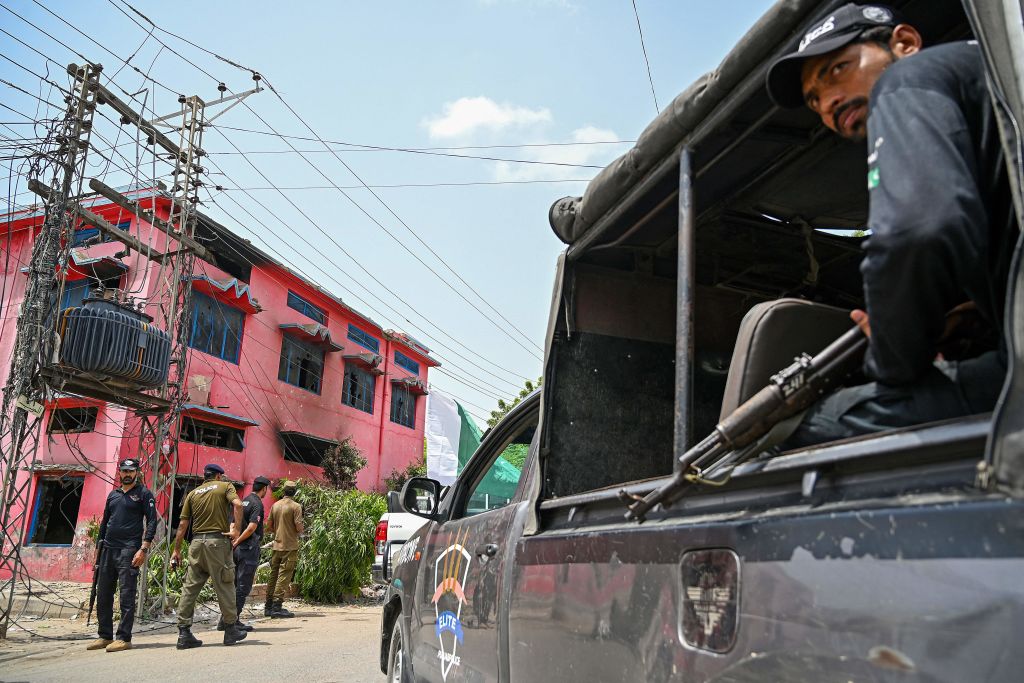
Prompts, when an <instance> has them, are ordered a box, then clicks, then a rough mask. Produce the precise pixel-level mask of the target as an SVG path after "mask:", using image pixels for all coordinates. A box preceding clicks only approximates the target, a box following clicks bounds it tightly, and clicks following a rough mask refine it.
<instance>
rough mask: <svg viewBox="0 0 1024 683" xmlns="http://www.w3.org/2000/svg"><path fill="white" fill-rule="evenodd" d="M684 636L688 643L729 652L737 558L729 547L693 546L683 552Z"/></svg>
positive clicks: (733, 638) (733, 625)
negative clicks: (693, 548) (686, 551)
mask: <svg viewBox="0 0 1024 683" xmlns="http://www.w3.org/2000/svg"><path fill="white" fill-rule="evenodd" d="M681 564H682V575H683V639H684V640H685V641H686V644H687V645H690V646H692V647H696V648H700V649H702V650H710V651H711V652H728V651H729V650H730V649H732V646H733V644H734V643H735V642H736V631H737V625H738V623H737V622H738V618H739V577H740V565H739V558H738V557H737V556H736V553H734V552H733V551H732V550H729V549H726V548H715V549H711V550H694V551H691V552H688V553H686V554H685V555H683V559H682V563H681Z"/></svg>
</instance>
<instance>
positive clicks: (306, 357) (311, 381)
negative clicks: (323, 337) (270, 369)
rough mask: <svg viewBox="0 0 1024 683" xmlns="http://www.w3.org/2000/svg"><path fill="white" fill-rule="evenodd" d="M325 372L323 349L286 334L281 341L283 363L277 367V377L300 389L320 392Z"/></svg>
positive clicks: (315, 392)
mask: <svg viewBox="0 0 1024 683" xmlns="http://www.w3.org/2000/svg"><path fill="white" fill-rule="evenodd" d="M323 374H324V352H323V350H321V349H319V348H317V347H316V346H313V345H312V344H308V343H306V342H304V341H301V340H299V339H295V338H294V337H290V336H288V335H285V336H284V341H283V342H282V343H281V363H280V365H279V366H278V369H277V378H278V379H279V380H281V381H282V382H288V384H292V385H294V386H297V387H299V388H300V389H305V390H306V391H312V392H313V393H314V394H319V393H320V381H321V379H322V378H323Z"/></svg>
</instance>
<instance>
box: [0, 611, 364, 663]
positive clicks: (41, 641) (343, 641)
mask: <svg viewBox="0 0 1024 683" xmlns="http://www.w3.org/2000/svg"><path fill="white" fill-rule="evenodd" d="M286 606H287V607H288V608H289V609H291V610H292V611H293V612H295V614H296V617H295V618H294V619H274V620H271V619H266V618H264V617H263V616H262V611H261V612H260V613H259V616H258V618H256V616H257V615H256V613H254V612H251V613H249V614H247V615H245V620H246V621H252V622H253V624H254V626H255V627H256V630H255V631H253V632H252V633H250V634H249V637H248V638H247V639H246V640H245V641H243V642H241V643H238V644H237V645H234V646H232V647H230V648H227V647H224V646H223V645H222V640H223V633H220V632H218V631H216V630H214V625H215V624H216V619H217V615H216V614H215V613H214V612H212V611H211V610H197V613H196V619H197V623H196V625H195V626H194V627H193V632H194V633H195V635H196V637H197V638H199V639H200V640H202V641H203V646H202V647H200V648H196V649H193V650H185V651H179V650H176V649H175V647H174V644H175V641H176V640H177V635H178V632H177V631H178V630H177V628H176V626H175V624H174V623H153V622H149V623H145V624H142V625H140V624H138V623H136V625H135V629H134V634H133V638H132V645H133V648H132V650H130V651H127V652H120V653H116V654H115V653H110V654H108V653H107V652H105V651H103V650H98V651H93V652H89V651H86V650H85V646H86V645H87V644H88V642H89V641H91V640H92V639H93V638H95V637H96V634H95V622H93V624H92V627H89V628H87V627H86V626H85V621H84V619H81V618H75V619H67V618H56V619H53V618H51V619H39V618H31V617H23V618H22V619H20V620H19V624H18V626H17V627H12V629H11V630H10V631H9V632H8V639H7V640H6V641H0V682H3V683H12V682H13V681H104V682H107V683H113V682H115V681H147V680H149V681H191V682H194V681H197V680H199V681H202V680H204V678H205V680H213V679H214V677H216V679H218V680H225V679H227V680H231V679H243V680H247V681H281V680H295V681H301V682H302V683H308V682H312V681H381V680H383V678H384V676H383V675H382V674H381V672H380V668H379V665H378V652H379V647H380V644H379V638H380V634H379V628H380V606H379V605H377V604H373V603H371V602H369V601H367V602H365V603H364V604H360V605H345V606H318V605H307V604H304V603H301V602H288V603H286ZM246 611H247V612H249V610H246ZM200 618H204V619H205V620H206V621H205V623H199V622H198V619H200ZM168 622H170V619H168ZM115 628H116V626H115Z"/></svg>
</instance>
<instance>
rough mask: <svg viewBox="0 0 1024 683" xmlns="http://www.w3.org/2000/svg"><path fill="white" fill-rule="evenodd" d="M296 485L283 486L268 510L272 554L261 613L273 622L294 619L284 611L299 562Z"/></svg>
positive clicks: (299, 510)
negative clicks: (285, 597)
mask: <svg viewBox="0 0 1024 683" xmlns="http://www.w3.org/2000/svg"><path fill="white" fill-rule="evenodd" d="M294 495H295V482H294V481H286V482H285V483H284V497H283V498H281V500H279V501H277V502H276V503H274V505H273V506H272V507H271V508H270V517H269V518H268V519H267V531H269V532H272V533H273V534H274V547H273V553H272V555H271V558H270V578H269V579H268V580H267V604H266V605H264V607H263V614H265V615H266V616H268V617H273V618H275V619H285V618H290V617H294V616H295V615H294V614H292V613H291V612H290V611H288V610H287V609H285V608H284V596H285V594H286V593H287V592H288V586H290V585H291V583H292V575H293V574H294V573H295V565H296V563H297V562H298V560H299V534H301V533H302V532H303V531H304V529H305V527H304V526H303V524H302V506H301V505H299V504H298V503H296V502H295V500H294V499H293V498H292V496H294Z"/></svg>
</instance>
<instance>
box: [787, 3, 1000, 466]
mask: <svg viewBox="0 0 1024 683" xmlns="http://www.w3.org/2000/svg"><path fill="white" fill-rule="evenodd" d="M767 86H768V91H769V94H770V95H771V97H772V99H773V100H774V101H775V102H776V103H777V104H779V105H780V106H785V107H798V106H801V105H803V106H807V107H808V108H810V109H811V110H812V111H813V112H815V113H816V114H818V115H819V116H820V117H821V120H822V123H824V124H825V126H827V127H828V128H830V129H832V130H833V131H835V132H836V133H838V134H839V135H841V136H842V137H844V138H847V139H850V140H854V141H857V142H863V141H866V142H867V150H866V153H867V161H868V174H867V185H868V190H869V197H870V210H869V218H868V227H869V228H870V230H871V235H870V237H869V239H868V240H867V241H866V242H865V245H864V260H863V262H862V264H861V273H862V275H863V278H864V299H865V303H866V308H867V311H866V312H865V311H853V313H852V314H851V318H852V319H853V321H854V322H855V323H857V324H858V325H859V326H860V327H861V329H863V330H864V332H865V334H867V335H868V336H869V337H870V345H869V348H868V352H867V356H866V358H865V362H864V371H865V373H866V374H867V376H868V378H869V379H871V380H873V381H872V382H871V383H870V384H865V385H862V386H858V387H851V388H848V389H843V390H840V391H839V392H836V393H835V394H833V395H832V396H830V397H828V398H826V399H825V400H823V401H821V402H819V403H818V405H816V406H815V407H813V408H812V409H811V410H810V411H808V413H807V414H806V415H805V416H804V419H803V421H802V423H801V424H800V426H799V427H798V429H797V431H796V432H795V433H794V434H793V435H792V436H791V437H790V438H789V440H788V441H787V442H786V443H785V444H783V447H784V448H793V447H800V446H806V445H810V444H814V443H819V442H822V441H831V440H834V439H839V438H845V437H850V436H856V435H858V434H867V433H872V432H878V431H883V430H887V429H893V428H898V427H905V426H910V425H914V424H920V423H922V422H928V421H932V420H941V419H946V418H954V417H960V416H964V415H971V414H976V413H984V412H988V411H991V410H992V409H993V407H994V406H995V402H996V399H997V398H998V395H999V392H1000V389H1001V387H1002V385H1003V381H1004V379H1005V375H1006V368H1007V356H1006V348H1005V342H1001V343H1000V345H999V348H998V349H996V350H992V351H989V352H986V353H983V354H981V355H979V356H977V357H974V358H969V359H966V360H961V361H959V362H950V361H948V360H942V359H941V358H937V356H938V342H939V340H940V338H941V337H942V336H943V332H944V330H945V327H946V320H945V318H946V313H947V312H949V311H951V310H953V309H954V308H956V307H958V306H962V305H963V304H964V303H965V302H972V303H971V306H972V307H973V308H976V310H977V313H978V314H979V315H980V316H981V318H982V319H983V320H984V321H985V322H986V323H987V324H988V325H990V326H992V327H993V328H994V329H995V330H996V331H997V333H998V334H999V339H1000V340H1002V339H1003V335H1002V330H1003V325H1004V322H1003V310H1004V302H1005V299H1006V287H1007V278H1008V275H1009V265H1010V259H1011V256H1012V254H1013V244H1014V241H1015V239H1016V236H1017V234H1018V225H1017V219H1016V215H1015V214H1014V210H1013V204H1012V198H1011V194H1010V189H1009V181H1008V177H1007V171H1006V163H1005V159H1004V156H1003V148H1002V146H1001V144H1000V138H999V132H998V129H997V127H996V119H995V116H994V113H993V110H992V103H991V100H990V95H989V92H988V89H987V87H986V76H985V68H984V64H983V61H982V56H981V52H980V49H979V47H978V45H977V44H976V43H973V42H958V43H949V44H944V45H938V46H935V47H930V48H927V49H923V48H922V39H921V36H920V34H919V33H918V32H917V30H915V29H914V28H913V27H912V26H910V25H908V24H905V23H902V22H901V21H900V19H899V17H898V16H897V14H896V12H895V11H893V10H892V9H890V8H888V7H885V6H879V5H865V6H861V5H853V4H849V5H844V6H843V7H841V8H839V9H837V10H836V11H835V12H832V13H830V14H829V15H828V16H826V17H822V18H821V19H820V20H818V21H817V22H815V23H814V24H812V28H811V30H810V31H808V32H807V34H806V35H805V36H804V38H803V40H801V41H800V45H799V48H798V50H797V51H796V52H794V53H792V54H789V55H786V56H784V57H782V58H781V59H779V60H777V61H776V62H775V63H774V64H773V65H772V66H771V68H770V70H769V72H768V78H767Z"/></svg>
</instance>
